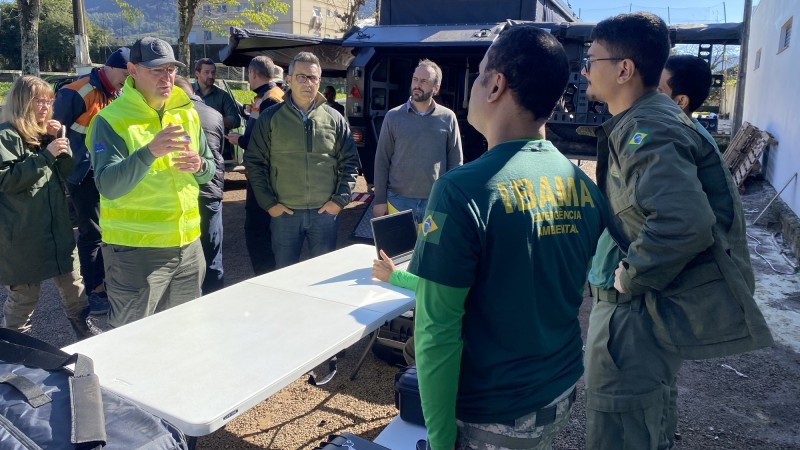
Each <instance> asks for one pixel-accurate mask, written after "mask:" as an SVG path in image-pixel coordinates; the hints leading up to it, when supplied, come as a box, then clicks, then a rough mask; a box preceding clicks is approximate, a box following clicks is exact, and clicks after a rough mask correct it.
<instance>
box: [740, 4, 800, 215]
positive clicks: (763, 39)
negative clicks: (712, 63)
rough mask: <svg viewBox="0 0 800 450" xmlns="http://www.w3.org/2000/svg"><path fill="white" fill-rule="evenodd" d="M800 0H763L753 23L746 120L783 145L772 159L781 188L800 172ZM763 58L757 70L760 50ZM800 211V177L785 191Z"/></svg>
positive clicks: (774, 180) (772, 175)
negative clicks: (784, 39) (788, 30)
mask: <svg viewBox="0 0 800 450" xmlns="http://www.w3.org/2000/svg"><path fill="white" fill-rule="evenodd" d="M790 19H791V20H792V34H791V41H790V43H789V46H788V47H787V48H785V49H783V50H782V51H779V49H780V47H779V44H780V41H781V28H782V27H783V26H784V24H786V22H787V21H788V20H790ZM798 28H800V1H797V0H761V1H760V2H759V4H758V6H757V7H756V8H755V10H754V12H753V16H752V22H751V24H750V44H749V45H750V47H749V50H748V52H749V53H748V61H747V79H746V88H745V100H744V120H746V121H748V122H750V123H752V124H753V125H755V126H757V127H758V128H761V129H762V130H767V131H769V132H770V133H772V135H773V136H775V138H776V139H777V140H778V145H777V146H773V147H771V148H770V149H769V151H768V154H767V157H766V165H765V168H764V170H765V175H766V178H767V180H768V181H769V182H770V184H772V186H774V187H775V189H776V190H780V189H781V188H782V187H783V185H784V184H785V183H786V182H787V181H789V179H790V178H791V177H792V175H794V174H795V173H796V172H798V170H800V82H798V80H800V78H798V73H800V30H798ZM759 52H760V61H758V68H756V63H757V60H758V59H759V57H758V53H759ZM781 199H783V201H784V202H785V203H786V204H787V206H788V207H789V208H790V209H791V210H792V211H794V213H795V214H796V215H800V180H795V181H793V182H792V183H791V184H789V186H788V187H787V188H786V190H785V191H783V193H782V194H781Z"/></svg>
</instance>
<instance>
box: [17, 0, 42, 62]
mask: <svg viewBox="0 0 800 450" xmlns="http://www.w3.org/2000/svg"><path fill="white" fill-rule="evenodd" d="M17 6H18V7H19V30H20V40H21V41H20V44H21V48H22V73H23V74H26V75H36V76H37V77H38V76H39V14H40V13H41V12H42V5H41V0H17Z"/></svg>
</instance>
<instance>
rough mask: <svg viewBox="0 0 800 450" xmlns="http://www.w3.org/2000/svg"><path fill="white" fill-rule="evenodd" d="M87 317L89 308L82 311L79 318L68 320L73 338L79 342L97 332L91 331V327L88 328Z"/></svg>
mask: <svg viewBox="0 0 800 450" xmlns="http://www.w3.org/2000/svg"><path fill="white" fill-rule="evenodd" d="M87 317H89V308H86V309H85V310H83V311H82V312H81V315H80V317H75V318H73V317H70V318H69V324H70V325H72V330H73V331H75V337H76V338H78V340H79V341H82V340H84V339H86V338H89V337H92V336H94V335H96V334H98V330H96V329H92V328H93V327H90V326H89V324H88V323H87V322H86V318H87Z"/></svg>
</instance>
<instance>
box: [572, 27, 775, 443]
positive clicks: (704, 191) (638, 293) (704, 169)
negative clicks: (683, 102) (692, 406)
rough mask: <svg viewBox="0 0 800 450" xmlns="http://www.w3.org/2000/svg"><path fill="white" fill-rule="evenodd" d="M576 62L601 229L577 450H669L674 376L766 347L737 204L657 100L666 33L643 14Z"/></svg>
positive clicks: (705, 154)
mask: <svg viewBox="0 0 800 450" xmlns="http://www.w3.org/2000/svg"><path fill="white" fill-rule="evenodd" d="M592 40H593V42H592V45H591V47H590V48H589V50H588V52H587V57H586V59H585V60H584V65H583V72H582V73H583V75H584V76H585V77H586V78H587V80H588V82H589V85H588V88H587V91H586V94H587V96H588V97H589V99H591V100H595V101H603V102H605V103H606V104H607V105H608V109H609V111H610V112H611V114H612V115H613V117H612V118H611V119H610V120H609V121H607V122H606V123H604V124H603V125H602V126H601V127H599V128H598V130H597V142H598V147H597V153H598V155H597V181H598V184H599V186H600V188H601V190H602V191H603V193H604V194H605V195H606V197H607V198H608V202H609V205H610V209H611V213H612V219H611V223H610V225H609V228H608V231H607V232H606V233H604V234H603V236H602V237H601V239H600V242H599V243H598V250H597V255H596V256H595V258H594V260H593V262H592V271H591V272H590V274H589V281H590V283H591V284H592V294H593V295H594V298H595V303H594V307H593V309H592V313H591V316H590V318H589V331H588V336H587V342H586V376H585V381H586V428H587V438H586V447H587V448H589V449H613V450H620V449H622V450H624V449H631V450H647V449H668V448H671V447H672V446H673V445H674V432H675V428H676V424H677V411H676V398H677V394H678V392H677V387H676V382H677V372H678V369H679V368H680V366H681V363H682V362H683V360H685V359H701V358H713V357H720V356H725V355H731V354H734V353H740V352H745V351H749V350H753V349H757V348H761V347H765V346H768V345H770V344H771V343H772V337H771V335H770V332H769V329H768V328H767V325H766V322H765V321H764V318H763V316H762V315H761V312H760V311H759V310H758V307H757V305H756V304H755V301H754V300H753V291H754V286H755V282H754V278H753V271H752V269H751V267H750V258H749V254H748V249H747V241H746V238H745V223H744V216H743V213H742V205H741V201H740V199H739V196H738V194H737V191H736V186H734V184H733V181H732V179H731V176H730V173H729V172H728V170H727V168H726V167H725V165H724V163H723V161H722V160H721V157H720V155H719V152H717V151H716V149H715V147H714V145H713V143H712V142H711V141H709V140H708V139H707V138H705V137H704V136H703V135H701V134H700V133H699V132H698V130H697V128H696V127H695V125H694V124H693V123H692V122H691V120H689V118H688V117H687V116H686V114H684V113H683V111H681V109H680V108H679V107H678V106H677V105H676V104H675V102H673V101H672V100H671V99H670V98H669V97H667V96H665V95H661V94H659V93H658V92H656V89H657V87H658V82H659V78H660V76H661V71H662V69H663V67H664V63H665V62H666V60H667V56H668V55H669V49H670V43H669V31H668V29H667V25H666V24H665V23H664V21H663V20H662V19H661V18H659V17H657V16H655V15H652V14H649V13H634V14H623V15H619V16H616V17H613V18H610V19H607V20H604V21H602V22H600V23H598V24H597V26H596V27H595V29H594V31H593V34H592Z"/></svg>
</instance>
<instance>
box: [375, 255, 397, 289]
mask: <svg viewBox="0 0 800 450" xmlns="http://www.w3.org/2000/svg"><path fill="white" fill-rule="evenodd" d="M380 255H381V259H373V260H372V278H377V279H379V280H381V281H386V282H388V281H389V277H391V276H392V272H394V271H395V270H397V268H396V267H395V265H394V263H393V262H392V259H391V258H389V257H388V256H386V253H384V251H383V250H381V251H380Z"/></svg>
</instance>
